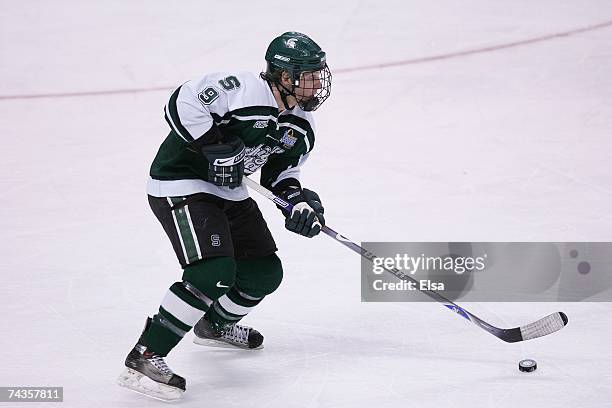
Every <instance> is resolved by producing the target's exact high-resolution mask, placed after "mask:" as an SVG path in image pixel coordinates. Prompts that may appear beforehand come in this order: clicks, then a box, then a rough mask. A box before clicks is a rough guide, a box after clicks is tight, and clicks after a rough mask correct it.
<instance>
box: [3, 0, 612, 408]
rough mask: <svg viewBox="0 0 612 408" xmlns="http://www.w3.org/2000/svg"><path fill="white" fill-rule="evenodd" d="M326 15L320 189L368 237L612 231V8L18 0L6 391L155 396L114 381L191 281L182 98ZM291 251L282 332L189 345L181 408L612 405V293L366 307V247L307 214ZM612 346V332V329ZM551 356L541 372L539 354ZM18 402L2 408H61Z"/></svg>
mask: <svg viewBox="0 0 612 408" xmlns="http://www.w3.org/2000/svg"><path fill="white" fill-rule="evenodd" d="M289 30H296V31H301V32H304V33H307V34H309V35H310V36H312V37H313V39H315V41H317V42H318V43H319V44H320V45H321V46H322V47H323V48H324V49H325V50H326V52H327V53H328V62H329V65H330V67H331V69H332V72H333V85H332V96H331V97H330V99H329V100H328V101H327V102H325V104H323V106H322V107H321V108H320V109H319V110H317V112H315V117H316V119H317V140H316V147H315V150H314V151H313V154H311V157H310V160H309V162H308V163H307V164H306V166H305V168H304V171H303V174H302V182H303V185H304V186H307V187H312V188H313V189H314V190H316V191H317V192H319V193H320V195H321V197H322V199H323V203H324V205H325V208H326V219H327V222H328V224H329V226H331V227H332V228H334V229H336V230H338V231H340V232H341V233H343V234H345V235H347V236H348V237H350V238H352V239H353V240H355V241H358V242H359V241H417V242H421V241H444V242H452V241H470V242H472V241H555V242H576V241H610V240H612V215H611V213H610V209H611V208H612V175H611V171H610V164H611V163H612V142H611V141H610V137H611V135H612V74H611V73H612V2H610V1H607V0H585V1H570V0H556V1H552V0H542V1H524V0H498V1H486V0H470V1H467V2H458V1H451V0H441V1H425V0H411V1H395V0H390V1H385V2H376V1H373V0H364V1H348V0H342V1H331V2H323V1H319V2H314V3H312V2H311V3H306V2H285V1H268V0H262V1H257V2H251V1H236V2H213V1H195V0H189V1H187V0H185V1H180V2H169V1H157V0H155V1H132V2H126V1H116V0H108V1H92V0H84V1H76V0H56V1H40V0H30V1H7V0H5V1H2V2H1V9H0V60H1V64H0V74H1V75H0V77H1V78H2V80H1V81H0V132H1V133H2V135H1V137H0V155H1V157H0V174H1V175H2V177H1V178H0V203H1V204H0V208H1V214H2V215H1V216H0V236H1V237H2V244H1V245H0V273H1V276H2V282H1V283H0V305H1V310H2V319H1V323H0V324H1V327H2V329H1V333H2V334H1V336H0V362H1V369H0V386H63V387H64V402H63V403H62V405H61V406H63V407H134V408H136V407H157V406H162V405H161V404H162V403H161V402H158V401H155V400H152V399H148V398H145V397H143V396H140V395H138V394H136V393H133V392H130V391H128V390H125V389H123V388H120V387H118V386H117V385H116V384H115V381H116V378H117V376H118V375H119V373H120V372H121V371H122V367H123V360H124V358H125V356H126V354H127V353H128V352H129V350H130V349H131V348H132V346H133V345H134V343H135V341H136V340H137V338H138V336H139V334H140V331H141V329H142V326H143V324H144V320H145V317H146V316H147V315H152V314H154V313H155V312H156V310H157V308H158V306H159V303H160V301H161V299H162V297H163V295H164V293H165V291H166V290H167V288H168V286H169V285H170V284H171V283H172V282H174V281H176V280H178V279H180V273H181V271H180V268H179V267H178V264H177V262H176V260H175V258H174V254H173V252H172V250H171V247H170V245H169V242H168V241H167V238H166V237H165V235H164V233H163V231H162V229H161V227H160V226H159V225H158V222H157V220H156V219H155V217H154V216H153V214H152V213H151V211H150V210H149V208H148V204H147V201H146V193H145V184H146V179H147V175H148V168H149V165H150V162H151V160H152V159H153V157H154V155H155V153H156V151H157V149H158V147H159V144H160V143H161V142H162V140H163V139H164V137H165V136H166V134H167V131H168V129H167V125H166V123H165V121H164V118H163V112H162V108H163V106H164V104H165V103H166V101H167V98H168V96H169V94H170V92H171V91H172V90H173V89H174V88H175V87H176V86H178V85H180V84H181V83H183V82H184V81H186V80H188V79H190V78H192V77H196V76H198V75H200V74H202V73H205V72H213V71H218V70H249V71H253V72H260V71H261V69H262V68H263V66H264V59H263V56H264V52H265V49H266V47H267V44H268V43H269V41H270V40H271V39H272V38H273V37H275V36H277V35H279V34H281V33H282V32H284V31H289ZM254 198H255V199H256V200H257V201H258V202H259V204H260V207H261V209H262V211H263V212H264V215H265V216H266V219H267V220H268V223H269V226H270V228H271V230H272V232H273V234H274V236H275V239H276V241H277V244H278V247H279V252H278V254H279V256H280V257H281V259H282V261H283V265H284V270H285V278H284V281H283V283H282V285H281V287H280V288H279V290H278V291H277V292H276V293H274V294H273V295H271V296H269V297H268V298H267V299H265V300H264V301H263V302H262V304H261V305H260V306H259V307H258V308H257V309H255V310H254V311H253V312H252V313H251V315H249V316H248V317H247V318H246V319H245V323H246V324H249V325H251V326H254V327H256V328H257V329H258V330H260V331H261V332H262V333H263V334H264V336H265V337H266V340H265V349H263V350H261V351H255V352H248V351H240V350H236V351H228V350H220V349H212V350H211V349H205V348H202V347H200V346H197V345H195V344H193V343H192V334H191V333H190V334H188V335H187V337H186V338H185V339H184V341H183V342H182V343H180V344H179V346H178V347H177V348H176V349H175V350H173V351H172V353H171V354H170V355H169V356H168V358H167V362H168V364H169V365H170V367H171V368H172V369H173V370H174V371H175V372H177V373H178V374H180V375H182V376H184V377H186V379H187V388H188V390H187V393H186V394H185V397H184V399H183V401H182V402H180V403H179V404H178V405H180V406H182V407H258V408H259V407H269V408H272V407H282V408H298V407H300V408H301V407H309V408H310V407H326V408H327V407H329V408H332V407H333V408H340V407H381V408H382V407H384V408H387V407H388V408H396V407H417V408H429V407H431V408H433V407H436V408H439V407H455V408H479V407H495V408H502V407H512V408H515V407H517V406H521V407H530V408H549V407H554V408H561V407H571V408H577V407H580V408H603V407H612V353H611V352H610V346H609V344H610V340H609V339H608V337H609V336H611V335H612V313H611V312H612V308H611V307H610V304H609V303H603V302H599V303H596V302H580V303H562V304H559V303H529V304H525V303H478V304H470V305H466V306H467V308H468V309H470V310H473V311H474V312H475V313H476V314H478V315H480V316H481V317H483V318H485V319H486V320H488V321H490V322H491V323H492V324H496V325H499V326H503V327H512V326H517V325H521V324H524V323H527V322H530V321H533V320H536V319H538V318H540V317H542V316H544V315H546V314H549V313H552V312H555V311H557V310H562V311H564V312H566V313H567V315H568V316H569V324H568V326H567V327H565V328H564V329H563V330H561V331H560V332H558V333H555V334H553V335H550V336H548V337H544V338H540V339H536V340H533V341H530V342H525V343H517V344H506V343H503V342H502V341H500V340H498V339H496V338H495V337H493V336H490V335H489V334H487V333H485V332H484V331H482V330H479V329H478V328H477V327H475V326H474V325H471V324H469V323H467V322H466V321H464V320H463V319H460V318H458V316H457V315H455V314H453V313H450V312H448V311H447V310H445V308H444V307H442V306H440V305H438V304H435V303H362V302H361V301H360V287H359V284H360V259H359V256H357V255H356V254H354V253H353V252H351V251H349V250H347V249H346V248H344V247H342V246H341V245H339V244H338V243H336V242H334V241H333V240H331V239H329V238H328V237H325V236H323V235H321V236H320V237H317V238H315V239H311V240H308V239H306V238H302V237H299V236H297V235H294V234H291V233H290V232H288V231H286V230H285V229H284V225H283V218H282V216H281V214H280V213H279V212H278V210H277V209H276V208H275V207H274V205H272V204H271V203H269V202H267V201H266V200H265V199H262V198H260V197H258V196H255V194H254ZM606 344H608V346H606ZM522 358H532V359H535V360H537V362H538V365H539V368H538V370H537V371H536V372H534V373H530V374H525V373H521V372H519V371H518V369H517V365H518V361H519V360H521V359H522ZM11 404H12V403H0V407H4V406H17V407H19V406H28V407H29V406H43V407H46V406H53V405H49V404H47V403H40V404H34V403H32V404H31V405H27V404H26V405H23V404H13V405H11Z"/></svg>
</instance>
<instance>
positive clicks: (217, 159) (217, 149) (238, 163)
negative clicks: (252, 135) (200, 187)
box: [201, 136, 244, 188]
mask: <svg viewBox="0 0 612 408" xmlns="http://www.w3.org/2000/svg"><path fill="white" fill-rule="evenodd" d="M201 151H202V154H203V155H204V156H205V157H206V159H207V160H208V181H209V182H211V183H213V184H215V185H217V186H226V187H229V188H236V187H238V186H239V185H240V184H241V183H242V176H244V142H243V141H242V140H241V139H240V138H238V137H236V136H229V137H225V138H224V139H223V141H220V142H217V143H214V144H206V145H204V146H202V148H201Z"/></svg>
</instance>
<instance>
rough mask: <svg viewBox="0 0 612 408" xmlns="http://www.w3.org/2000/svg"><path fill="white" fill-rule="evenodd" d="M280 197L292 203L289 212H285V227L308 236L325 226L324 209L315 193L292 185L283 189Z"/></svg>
mask: <svg viewBox="0 0 612 408" xmlns="http://www.w3.org/2000/svg"><path fill="white" fill-rule="evenodd" d="M280 197H281V198H283V199H284V200H285V201H287V202H289V203H291V204H293V209H292V210H291V213H289V212H285V217H286V218H285V228H287V229H288V230H289V231H292V232H295V233H297V234H300V235H303V236H305V237H308V238H312V237H314V236H315V235H317V234H318V233H319V232H321V229H322V228H323V226H325V218H324V217H323V213H324V212H325V209H324V208H323V205H322V204H321V199H320V198H319V195H318V194H317V193H315V192H314V191H312V190H308V189H307V188H304V189H301V188H300V187H295V186H293V187H289V188H288V189H287V190H285V191H283V192H282V194H281V195H280Z"/></svg>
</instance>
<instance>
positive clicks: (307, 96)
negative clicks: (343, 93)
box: [292, 64, 332, 112]
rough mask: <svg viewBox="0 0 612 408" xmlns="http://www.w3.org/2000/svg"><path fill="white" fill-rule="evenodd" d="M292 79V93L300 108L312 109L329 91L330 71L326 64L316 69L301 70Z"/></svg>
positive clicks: (327, 96)
mask: <svg viewBox="0 0 612 408" xmlns="http://www.w3.org/2000/svg"><path fill="white" fill-rule="evenodd" d="M297 75H298V79H297V80H294V81H293V87H292V95H293V96H294V97H295V98H296V100H297V102H298V105H299V106H300V108H302V110H305V111H307V112H308V111H314V110H317V108H318V107H319V106H321V104H322V103H323V102H325V100H326V99H327V98H329V95H330V93H331V79H332V75H331V71H330V70H329V67H328V66H327V64H325V66H324V67H323V68H321V69H320V70H318V71H302V72H301V73H299V74H297Z"/></svg>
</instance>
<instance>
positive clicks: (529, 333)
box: [519, 312, 568, 340]
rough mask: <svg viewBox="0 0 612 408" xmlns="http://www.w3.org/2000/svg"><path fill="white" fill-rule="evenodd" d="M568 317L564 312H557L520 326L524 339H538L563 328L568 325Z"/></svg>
mask: <svg viewBox="0 0 612 408" xmlns="http://www.w3.org/2000/svg"><path fill="white" fill-rule="evenodd" d="M567 322H568V318H567V315H566V314H565V313H563V312H556V313H553V314H551V315H548V316H546V317H543V318H541V319H540V320H538V321H536V322H533V323H529V324H527V325H525V326H521V327H519V330H520V331H521V337H522V339H523V340H531V339H536V338H538V337H542V336H546V335H549V334H551V333H554V332H556V331H559V330H561V329H562V328H564V327H565V326H566V325H567Z"/></svg>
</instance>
